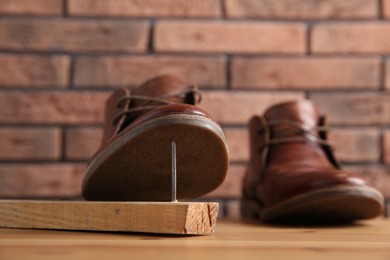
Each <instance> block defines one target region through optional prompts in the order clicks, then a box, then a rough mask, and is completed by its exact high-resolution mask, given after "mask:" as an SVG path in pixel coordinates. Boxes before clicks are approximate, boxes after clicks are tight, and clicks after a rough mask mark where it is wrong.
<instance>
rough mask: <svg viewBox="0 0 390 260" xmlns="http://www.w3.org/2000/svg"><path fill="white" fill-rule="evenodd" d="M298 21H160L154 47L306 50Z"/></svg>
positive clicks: (180, 49) (196, 50)
mask: <svg viewBox="0 0 390 260" xmlns="http://www.w3.org/2000/svg"><path fill="white" fill-rule="evenodd" d="M305 34H306V32H305V25H304V24H301V23H288V24H282V23H271V22H270V23H257V22H219V21H218V22H217V21H212V22H205V21H184V20H181V21H178V20H175V21H160V22H157V24H156V27H155V30H154V38H153V39H154V47H155V49H156V50H157V51H161V52H187V51H189V52H232V53H285V54H296V53H298V54H301V53H304V52H305V48H306V44H305V42H306V41H305Z"/></svg>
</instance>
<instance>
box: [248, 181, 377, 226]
mask: <svg viewBox="0 0 390 260" xmlns="http://www.w3.org/2000/svg"><path fill="white" fill-rule="evenodd" d="M382 211H383V196H382V195H381V194H380V193H379V192H378V191H377V190H376V189H374V188H371V187H368V186H358V187H356V186H338V187H333V188H326V189H321V190H316V191H312V192H308V193H305V194H302V195H298V196H296V197H294V198H292V199H290V200H287V201H285V202H282V203H279V204H277V205H275V206H273V207H271V208H267V209H264V210H261V209H260V207H259V205H258V204H257V203H255V202H254V201H243V203H242V204H241V212H242V214H243V217H246V218H261V220H262V221H263V222H270V223H271V222H272V223H296V224H322V223H323V224H325V223H348V222H352V221H355V220H362V219H370V218H374V217H376V216H378V215H380V214H381V212H382Z"/></svg>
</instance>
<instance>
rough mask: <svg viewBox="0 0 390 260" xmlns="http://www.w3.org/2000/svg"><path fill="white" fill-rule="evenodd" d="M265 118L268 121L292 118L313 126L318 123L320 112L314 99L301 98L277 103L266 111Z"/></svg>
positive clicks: (308, 126) (305, 125)
mask: <svg viewBox="0 0 390 260" xmlns="http://www.w3.org/2000/svg"><path fill="white" fill-rule="evenodd" d="M265 118H266V119H268V121H273V120H291V121H295V122H298V123H301V124H302V125H303V126H304V127H306V128H312V127H315V126H317V125H318V123H319V119H320V114H319V111H318V109H317V107H316V106H315V105H314V103H313V102H312V101H310V100H301V101H292V102H287V103H282V104H279V105H275V106H273V107H271V108H270V109H268V110H267V111H266V112H265Z"/></svg>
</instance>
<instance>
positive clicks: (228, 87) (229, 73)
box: [225, 54, 233, 91]
mask: <svg viewBox="0 0 390 260" xmlns="http://www.w3.org/2000/svg"><path fill="white" fill-rule="evenodd" d="M232 61H233V57H232V55H229V54H227V55H226V63H225V66H226V67H225V69H226V75H225V77H226V87H225V89H226V90H228V91H231V90H233V86H232V75H233V69H232V65H233V62H232Z"/></svg>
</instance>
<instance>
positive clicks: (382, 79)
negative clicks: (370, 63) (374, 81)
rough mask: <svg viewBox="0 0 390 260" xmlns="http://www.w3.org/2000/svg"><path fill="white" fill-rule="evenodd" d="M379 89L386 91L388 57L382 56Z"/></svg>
mask: <svg viewBox="0 0 390 260" xmlns="http://www.w3.org/2000/svg"><path fill="white" fill-rule="evenodd" d="M379 90H380V91H386V58H385V57H383V56H382V57H381V61H380V69H379Z"/></svg>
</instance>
